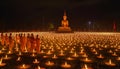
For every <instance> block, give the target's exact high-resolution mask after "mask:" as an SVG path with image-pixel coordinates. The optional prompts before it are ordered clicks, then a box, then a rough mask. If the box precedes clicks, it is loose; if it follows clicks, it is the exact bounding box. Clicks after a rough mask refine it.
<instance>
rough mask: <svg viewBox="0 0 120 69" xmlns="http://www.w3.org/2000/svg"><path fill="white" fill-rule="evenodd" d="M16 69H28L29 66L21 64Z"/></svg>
mask: <svg viewBox="0 0 120 69" xmlns="http://www.w3.org/2000/svg"><path fill="white" fill-rule="evenodd" d="M18 68H19V69H28V68H30V66H29V65H25V64H22V65H20V66H19V67H18Z"/></svg>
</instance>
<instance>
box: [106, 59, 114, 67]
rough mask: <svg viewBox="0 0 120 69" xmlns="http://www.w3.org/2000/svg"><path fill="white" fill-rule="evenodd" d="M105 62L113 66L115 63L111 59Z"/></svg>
mask: <svg viewBox="0 0 120 69" xmlns="http://www.w3.org/2000/svg"><path fill="white" fill-rule="evenodd" d="M105 64H106V65H108V66H115V65H116V64H115V63H113V62H112V61H111V59H109V61H108V62H105Z"/></svg>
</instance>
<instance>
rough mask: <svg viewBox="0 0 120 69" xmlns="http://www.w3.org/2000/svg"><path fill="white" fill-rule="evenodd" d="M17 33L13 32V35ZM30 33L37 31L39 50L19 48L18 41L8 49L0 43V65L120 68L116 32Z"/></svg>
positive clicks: (6, 67)
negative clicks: (21, 49)
mask: <svg viewBox="0 0 120 69" xmlns="http://www.w3.org/2000/svg"><path fill="white" fill-rule="evenodd" d="M19 33H23V34H26V35H27V34H28V33H31V32H19ZM19 33H18V32H17V33H15V32H14V33H13V32H12V34H13V35H12V37H14V36H15V35H16V34H19ZM32 33H33V34H34V35H37V34H38V35H39V38H40V46H41V47H40V52H36V51H33V52H29V51H27V48H26V51H24V52H23V51H22V52H21V51H20V50H19V47H18V48H17V49H18V50H16V45H17V44H15V45H14V48H13V50H12V51H9V50H8V47H6V46H5V45H0V58H1V60H0V68H1V69H25V68H26V69H120V65H119V64H120V34H119V33H105V32H99V33H97V32H74V33H64V34H63V33H52V32H32ZM3 34H5V33H3ZM7 34H10V33H7ZM0 41H1V42H2V40H1V39H0ZM18 46H19V45H18ZM2 63H5V65H2Z"/></svg>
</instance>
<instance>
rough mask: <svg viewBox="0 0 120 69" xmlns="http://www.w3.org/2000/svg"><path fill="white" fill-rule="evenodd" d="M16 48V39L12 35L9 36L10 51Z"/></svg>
mask: <svg viewBox="0 0 120 69" xmlns="http://www.w3.org/2000/svg"><path fill="white" fill-rule="evenodd" d="M13 47H14V39H13V38H12V34H11V33H10V35H9V50H10V51H12V49H13Z"/></svg>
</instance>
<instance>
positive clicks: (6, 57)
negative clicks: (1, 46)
mask: <svg viewBox="0 0 120 69" xmlns="http://www.w3.org/2000/svg"><path fill="white" fill-rule="evenodd" d="M3 59H5V60H9V59H11V57H8V55H5V57H4V58H3Z"/></svg>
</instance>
